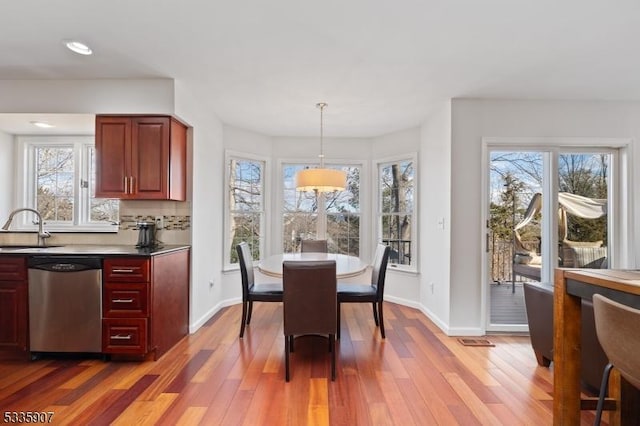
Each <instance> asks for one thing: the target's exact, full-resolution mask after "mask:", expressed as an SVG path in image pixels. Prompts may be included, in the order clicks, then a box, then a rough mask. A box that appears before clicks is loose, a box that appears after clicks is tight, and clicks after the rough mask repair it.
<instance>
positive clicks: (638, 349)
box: [593, 294, 640, 425]
mask: <svg viewBox="0 0 640 426" xmlns="http://www.w3.org/2000/svg"><path fill="white" fill-rule="evenodd" d="M593 312H594V316H595V321H596V333H597V335H598V340H599V341H600V345H602V349H604V352H605V353H606V354H607V357H608V358H609V364H607V366H606V367H605V368H604V373H603V374H602V385H601V386H600V397H599V398H598V406H597V409H596V419H595V422H594V424H595V425H599V424H600V420H601V418H602V409H603V407H604V398H605V395H606V392H607V387H608V383H609V374H610V373H611V368H612V367H615V368H616V369H617V370H618V371H620V375H621V376H622V377H623V378H625V379H626V380H627V381H628V382H629V383H630V384H631V385H633V386H634V387H636V388H638V389H640V357H638V354H639V353H640V334H638V324H640V310H638V309H634V308H632V307H630V306H627V305H623V304H621V303H618V302H615V301H613V300H611V299H608V298H606V297H604V296H602V295H600V294H594V295H593Z"/></svg>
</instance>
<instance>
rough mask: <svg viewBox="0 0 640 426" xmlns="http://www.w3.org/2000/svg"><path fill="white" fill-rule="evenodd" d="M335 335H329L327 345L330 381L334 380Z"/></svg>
mask: <svg viewBox="0 0 640 426" xmlns="http://www.w3.org/2000/svg"><path fill="white" fill-rule="evenodd" d="M335 342H336V336H335V335H334V334H330V335H329V347H330V348H331V349H330V351H331V381H335V380H336V346H335Z"/></svg>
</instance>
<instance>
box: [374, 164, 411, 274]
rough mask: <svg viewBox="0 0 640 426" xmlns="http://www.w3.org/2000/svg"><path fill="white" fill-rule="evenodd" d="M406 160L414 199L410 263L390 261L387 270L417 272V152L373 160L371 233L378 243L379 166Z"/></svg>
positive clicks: (380, 225) (379, 236) (380, 205)
mask: <svg viewBox="0 0 640 426" xmlns="http://www.w3.org/2000/svg"><path fill="white" fill-rule="evenodd" d="M406 160H410V161H412V162H413V164H414V174H413V196H414V200H413V211H412V212H411V247H412V248H411V265H399V264H391V263H390V264H389V270H390V271H393V270H396V271H402V272H408V273H414V274H417V273H419V272H420V268H419V259H420V256H419V253H420V246H419V244H418V227H419V223H418V218H419V217H420V215H419V212H418V208H419V206H420V192H419V182H420V176H419V173H420V167H419V164H418V153H417V152H408V153H405V154H399V155H394V156H392V157H384V158H378V159H376V160H374V164H375V167H373V174H374V176H373V179H372V182H375V183H374V185H372V186H373V187H374V191H375V200H376V205H375V212H374V215H373V216H374V217H375V220H374V221H373V222H374V224H373V226H374V229H373V235H375V236H376V240H375V244H378V243H379V242H380V241H382V223H381V220H380V218H381V216H382V198H381V196H380V167H381V166H386V165H389V164H393V163H397V162H399V161H406Z"/></svg>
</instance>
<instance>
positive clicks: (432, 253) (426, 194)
mask: <svg viewBox="0 0 640 426" xmlns="http://www.w3.org/2000/svg"><path fill="white" fill-rule="evenodd" d="M420 137H421V150H420V157H419V161H420V195H421V198H420V217H419V221H418V222H419V224H420V229H419V235H420V237H419V242H420V269H421V271H422V272H421V280H420V296H419V302H420V305H421V307H422V309H423V310H424V312H425V313H426V314H427V316H429V318H431V319H432V320H433V321H434V322H435V323H436V324H438V326H440V327H441V328H442V329H443V330H445V331H446V332H448V333H450V332H452V330H449V322H450V318H449V316H450V304H451V301H450V300H451V299H450V292H451V287H450V285H449V283H450V268H451V263H450V258H451V241H450V236H451V226H450V225H451V102H450V101H446V102H443V103H442V104H441V105H439V106H438V107H437V108H435V109H434V112H433V113H432V114H431V115H430V116H429V117H428V118H427V120H426V122H425V124H424V125H423V126H422V128H421V135H420Z"/></svg>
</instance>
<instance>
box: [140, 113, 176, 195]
mask: <svg viewBox="0 0 640 426" xmlns="http://www.w3.org/2000/svg"><path fill="white" fill-rule="evenodd" d="M170 126H171V120H170V119H169V117H135V118H133V120H132V132H133V133H132V140H131V142H132V150H131V176H132V177H133V184H132V191H131V192H132V193H133V194H134V196H133V198H136V199H139V200H162V199H167V198H169V142H170Z"/></svg>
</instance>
